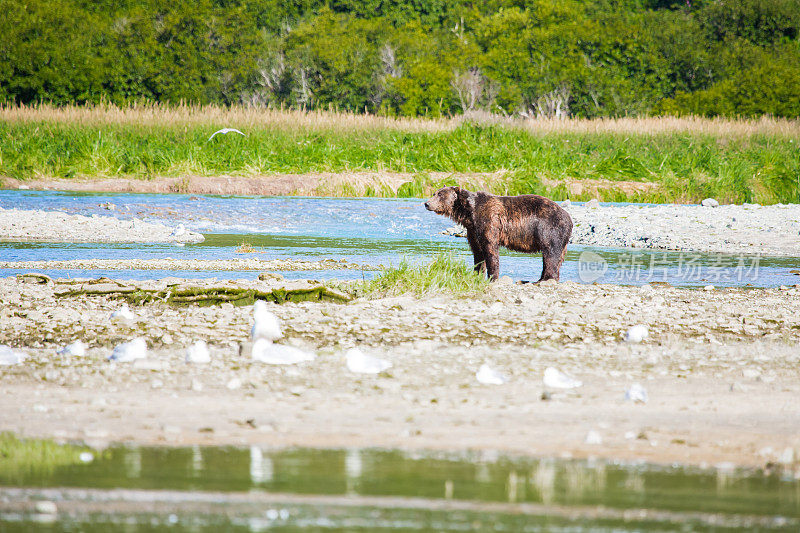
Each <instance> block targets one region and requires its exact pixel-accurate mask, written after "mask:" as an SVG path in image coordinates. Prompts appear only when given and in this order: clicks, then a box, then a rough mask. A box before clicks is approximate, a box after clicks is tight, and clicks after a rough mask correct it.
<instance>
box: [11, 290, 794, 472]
mask: <svg viewBox="0 0 800 533" xmlns="http://www.w3.org/2000/svg"><path fill="white" fill-rule="evenodd" d="M66 283H67V282H66V281H65V282H63V283H62V282H58V283H48V284H35V283H21V282H20V281H18V280H17V279H15V278H8V279H2V280H0V299H2V302H0V303H1V304H2V305H1V306H0V322H2V324H3V327H2V329H0V344H5V345H10V346H14V347H15V349H17V350H18V351H19V352H21V353H22V354H23V356H24V361H23V362H22V363H21V364H16V365H9V366H0V383H2V387H0V396H1V397H2V400H0V401H2V403H3V405H4V406H6V408H5V409H3V410H1V411H0V427H3V428H4V429H6V430H10V431H16V432H19V433H21V434H23V435H28V436H45V437H57V438H61V439H77V440H86V441H89V442H92V443H94V444H97V445H102V444H104V443H108V442H111V441H120V442H137V443H174V444H193V443H199V444H248V443H250V444H262V445H269V446H283V445H307V446H366V447H369V446H391V447H402V448H434V449H452V450H465V449H487V450H488V449H497V450H503V451H509V452H514V453H524V454H533V455H555V456H573V457H587V456H599V457H609V458H624V459H646V460H648V461H655V462H673V461H676V462H681V463H694V464H701V463H709V464H714V463H719V462H725V461H730V462H733V463H735V464H742V465H756V466H764V465H766V464H767V463H780V462H783V463H785V467H786V468H794V467H795V466H796V461H797V457H798V455H797V454H798V452H800V435H799V434H798V433H797V428H798V427H800V414H798V411H797V409H795V406H796V399H797V397H798V393H800V381H798V379H797V378H798V370H797V369H798V363H800V347H799V346H798V344H799V343H800V297H798V296H800V288H799V287H791V288H787V289H784V290H780V289H752V290H742V289H726V290H715V291H695V290H687V289H676V288H671V287H661V286H659V287H651V286H645V287H643V288H634V287H618V286H609V285H578V284H573V283H562V284H560V285H548V284H545V285H538V286H537V285H514V284H498V285H495V286H493V287H492V289H491V290H490V291H489V292H487V293H486V294H484V295H481V296H478V297H474V298H469V299H458V298H454V297H452V296H443V295H434V296H429V297H426V298H416V297H412V296H401V297H392V298H377V299H373V300H366V299H357V300H355V301H352V302H351V303H348V304H337V303H332V302H301V303H288V304H284V305H276V304H269V308H270V310H271V311H272V312H274V313H275V314H276V315H277V316H278V317H279V318H280V319H281V321H282V322H283V327H284V333H285V339H283V340H281V341H280V343H282V344H288V345H291V346H296V347H300V348H302V349H304V350H307V351H309V352H312V353H313V354H314V355H315V356H316V358H315V359H314V360H313V361H308V362H304V363H300V364H298V365H292V366H273V365H266V364H263V363H258V362H254V361H252V360H251V358H250V357H249V353H250V352H249V350H250V342H249V331H250V326H251V323H252V318H251V317H252V307H251V306H234V305H231V304H229V303H225V304H222V305H214V306H211V307H195V306H190V307H173V306H170V305H167V304H166V303H161V302H152V303H148V304H146V305H141V306H132V307H131V309H132V311H133V314H134V317H133V318H132V319H130V320H124V321H120V320H112V319H111V318H110V315H111V313H112V311H114V310H116V309H118V308H119V307H120V304H121V301H120V300H112V299H110V298H109V297H108V296H107V295H92V296H85V295H84V296H71V297H63V296H57V293H62V292H64V288H65V287H66ZM69 283H70V284H72V283H73V280H69ZM120 283H122V284H123V285H126V286H127V285H132V286H134V287H137V288H152V287H154V286H155V285H157V284H166V283H167V282H165V281H161V282H127V281H126V282H120ZM169 283H175V281H170V282H169ZM217 283H218V282H217ZM285 283H286V282H284V281H280V280H271V281H238V282H225V283H224V284H223V285H224V286H225V287H237V288H242V289H248V288H250V289H258V290H271V289H275V288H281V287H282V286H283V285H285ZM212 285H213V283H212V282H209V281H195V280H192V281H188V280H187V281H181V282H179V283H178V285H177V286H179V287H206V288H208V287H210V286H212ZM636 323H643V324H646V325H647V326H648V328H649V332H650V335H649V337H648V338H647V339H646V340H645V341H644V342H643V343H641V344H630V343H626V342H624V341H623V340H622V337H623V334H624V332H625V330H626V329H627V328H628V327H629V326H631V325H633V324H636ZM135 337H143V338H144V339H145V340H146V343H147V345H148V357H147V358H146V359H141V360H138V361H135V362H133V363H111V362H108V361H107V358H108V356H109V355H110V353H111V350H112V349H113V347H114V346H115V345H117V344H118V343H120V342H123V341H128V340H130V339H132V338H135ZM75 339H81V340H83V341H84V342H86V343H87V344H88V345H89V349H88V352H87V354H86V356H84V357H70V356H65V355H57V354H56V349H57V348H59V347H61V346H63V345H64V344H66V343H68V342H71V341H73V340H75ZM201 339H202V340H206V341H207V342H208V343H209V346H210V351H211V363H209V364H205V365H197V364H186V363H185V362H184V356H185V349H186V347H187V346H189V345H190V344H191V343H193V342H194V341H196V340H201ZM353 346H359V347H360V348H361V349H362V350H363V351H364V352H365V353H368V354H370V355H375V356H378V357H381V358H384V359H386V360H388V361H390V362H391V363H392V365H393V366H392V368H391V369H389V371H388V372H385V373H383V374H380V375H378V376H371V375H363V374H354V373H352V372H350V371H349V370H348V369H347V367H346V366H345V362H344V355H343V354H344V351H345V350H346V349H348V348H350V347H353ZM484 363H488V364H490V365H491V366H492V367H493V368H495V369H497V370H498V371H500V372H502V373H503V374H505V375H506V376H507V377H508V378H509V381H508V382H507V383H506V384H504V385H496V386H492V385H483V384H481V383H479V382H478V381H477V380H476V376H475V374H476V372H477V371H478V369H479V367H480V366H481V365H482V364H484ZM549 366H555V367H557V368H559V369H561V370H562V371H564V372H568V373H570V374H572V375H573V376H575V377H576V378H578V379H580V380H581V381H583V386H582V387H580V388H578V389H576V390H575V392H572V393H561V392H558V391H552V390H550V391H547V390H546V389H545V387H544V386H543V382H542V376H543V372H544V370H545V368H547V367H549ZM633 383H639V384H641V385H643V386H644V387H645V388H646V390H647V392H648V401H647V402H646V403H632V402H630V401H626V400H625V399H624V392H625V390H626V388H628V387H629V386H630V385H632V384H633ZM545 392H548V394H549V393H552V392H555V394H550V395H548V394H545V395H544V397H547V398H549V399H547V400H543V399H542V398H543V393H545ZM590 432H595V434H596V435H595V436H599V437H600V439H599V441H598V439H597V438H595V437H593V438H591V439H588V440H587V436H588V435H589V433H590Z"/></svg>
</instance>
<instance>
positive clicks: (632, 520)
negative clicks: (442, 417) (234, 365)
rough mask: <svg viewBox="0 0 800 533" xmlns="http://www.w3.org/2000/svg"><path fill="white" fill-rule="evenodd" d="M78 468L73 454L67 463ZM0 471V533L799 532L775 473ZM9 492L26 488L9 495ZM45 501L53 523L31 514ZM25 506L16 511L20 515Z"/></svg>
mask: <svg viewBox="0 0 800 533" xmlns="http://www.w3.org/2000/svg"><path fill="white" fill-rule="evenodd" d="M76 456H77V454H76ZM62 461H63V462H62V463H61V464H52V465H48V464H41V463H38V464H30V465H23V464H6V465H3V464H2V463H0V531H8V532H12V531H13V532H16V531H31V530H39V531H110V530H120V531H128V532H144V531H163V530H166V531H181V532H182V531H191V532H198V531H248V532H250V531H267V530H268V531H292V532H295V531H296V532H310V531H316V532H318V531H330V532H356V531H396V532H397V531H400V532H411V531H416V532H436V531H532V532H533V531H564V532H567V531H569V532H584V531H593V532H601V531H602V532H612V531H613V532H625V531H754V530H759V531H763V530H784V531H797V528H798V527H800V520H799V519H800V481H798V480H797V479H795V478H794V477H791V476H788V477H785V476H782V475H781V474H780V473H777V472H773V473H765V472H762V471H753V470H738V469H733V468H730V467H727V466H725V465H721V466H718V467H710V468H696V467H677V466H656V465H647V464H624V463H614V462H605V461H576V460H552V459H533V458H515V457H510V456H503V455H498V454H494V453H485V452H483V453H459V454H451V453H436V452H409V451H401V450H380V449H303V448H293V449H266V448H260V447H250V448H236V447H201V446H194V447H185V448H163V447H124V446H113V447H111V448H108V449H106V450H103V451H100V452H96V457H95V458H94V459H93V460H92V461H91V462H89V463H83V462H81V461H79V460H75V461H74V462H72V463H70V462H69V461H66V460H62ZM20 487H25V488H24V489H23V488H20ZM39 500H50V501H54V502H55V503H56V505H57V506H58V511H59V513H58V515H57V516H56V515H46V514H41V513H40V514H36V513H33V512H31V508H32V506H33V505H32V504H33V502H36V501H39ZM26 502H27V503H26Z"/></svg>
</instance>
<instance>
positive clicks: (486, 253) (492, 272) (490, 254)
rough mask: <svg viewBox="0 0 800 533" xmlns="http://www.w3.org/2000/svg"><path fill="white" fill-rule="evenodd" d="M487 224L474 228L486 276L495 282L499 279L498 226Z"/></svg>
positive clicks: (497, 224)
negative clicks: (484, 264)
mask: <svg viewBox="0 0 800 533" xmlns="http://www.w3.org/2000/svg"><path fill="white" fill-rule="evenodd" d="M487 222H488V223H487V224H485V225H483V226H482V227H481V228H476V229H478V231H477V232H476V239H477V241H478V245H479V246H480V249H481V251H482V252H483V260H484V262H485V263H486V274H487V275H488V276H489V279H490V280H492V281H497V278H499V277H500V224H499V223H496V224H492V223H491V222H490V221H487Z"/></svg>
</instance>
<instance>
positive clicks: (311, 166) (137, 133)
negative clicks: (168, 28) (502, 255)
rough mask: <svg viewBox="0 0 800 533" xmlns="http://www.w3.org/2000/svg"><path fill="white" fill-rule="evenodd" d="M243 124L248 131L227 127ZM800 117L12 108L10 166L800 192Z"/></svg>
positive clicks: (5, 159)
mask: <svg viewBox="0 0 800 533" xmlns="http://www.w3.org/2000/svg"><path fill="white" fill-rule="evenodd" d="M222 127H235V128H238V129H240V130H242V131H244V132H245V133H246V134H247V135H246V136H240V135H237V134H229V135H226V136H222V135H218V136H216V137H215V138H214V139H213V140H211V141H209V140H208V138H209V136H210V135H211V133H213V132H214V131H216V130H217V129H219V128H222ZM798 140H800V123H798V122H797V121H779V120H763V121H720V120H702V119H672V118H667V119H622V120H616V121H614V120H602V121H580V120H576V121H541V122H539V121H518V120H510V119H498V118H494V117H473V118H472V119H463V118H461V119H453V120H439V121H422V120H394V119H388V118H380V117H362V116H353V115H346V114H337V113H310V114H304V113H300V112H296V111H292V112H289V111H287V112H281V111H254V110H247V109H232V110H225V109H220V108H192V107H184V108H161V107H144V108H139V109H125V110H121V109H117V108H94V109H82V108H65V109H55V108H47V107H41V108H33V109H21V108H7V109H2V110H0V176H6V177H13V178H17V179H23V180H25V179H32V178H41V177H48V178H49V177H56V178H58V177H60V178H73V177H95V178H96V177H120V176H122V177H132V178H139V179H154V178H156V177H159V176H183V175H200V176H217V175H239V176H268V175H274V174H285V173H289V174H304V173H320V172H333V173H342V172H345V173H351V172H378V173H380V172H396V173H405V174H408V175H409V180H408V182H407V183H405V184H404V185H402V186H400V187H399V188H397V189H392V188H389V187H385V186H383V187H362V188H358V189H356V188H353V187H348V185H347V184H341V185H338V186H337V187H336V188H335V189H334V190H331V189H326V190H324V191H320V192H321V193H325V194H333V195H341V196H348V195H367V196H394V195H398V196H414V197H421V196H426V195H428V194H429V193H430V192H431V191H432V190H434V189H436V188H437V187H439V186H441V185H444V184H452V183H456V182H459V183H462V184H466V185H471V186H473V187H481V188H486V189H487V190H490V191H492V192H495V193H498V194H522V193H531V192H535V193H540V194H547V195H549V196H552V197H555V198H557V199H563V198H572V199H574V200H585V199H588V198H590V197H598V198H600V199H601V200H607V201H624V200H631V201H657V202H670V201H679V202H691V201H697V200H700V199H702V198H704V197H708V196H713V197H716V198H718V199H720V200H721V201H723V202H758V203H765V204H766V203H775V202H798V201H800V152H799V151H798V148H797V145H798Z"/></svg>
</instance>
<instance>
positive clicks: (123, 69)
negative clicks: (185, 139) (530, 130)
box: [0, 0, 800, 118]
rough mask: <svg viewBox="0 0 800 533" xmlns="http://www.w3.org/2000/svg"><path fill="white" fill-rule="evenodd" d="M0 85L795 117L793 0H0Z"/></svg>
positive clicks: (319, 104)
mask: <svg viewBox="0 0 800 533" xmlns="http://www.w3.org/2000/svg"><path fill="white" fill-rule="evenodd" d="M0 10H2V13H3V16H2V17H0V35H2V38H1V39H0V102H3V103H6V104H10V103H17V104H28V103H34V102H52V103H55V104H66V103H79V104H81V103H97V102H110V103H114V104H119V105H125V104H128V103H131V102H139V101H151V102H152V101H156V102H165V103H177V102H181V101H184V102H194V103H199V104H206V103H220V104H244V105H253V106H271V107H292V108H305V109H318V108H323V109H327V108H335V109H339V110H347V111H353V112H359V113H361V112H368V113H375V114H386V115H406V116H417V115H423V116H434V117H435V116H442V115H454V114H459V113H463V112H466V111H471V110H483V111H489V112H491V113H495V114H506V115H514V114H522V115H523V116H547V117H553V116H576V117H588V118H591V117H607V116H614V117H616V116H643V115H662V114H697V115H706V116H715V115H724V116H758V115H762V114H771V115H775V116H782V117H798V116H800V0H593V1H577V0H485V1H483V2H474V1H467V0H451V1H448V0H362V1H356V0H327V1H319V0H191V1H187V0H173V1H172V2H160V1H156V0H116V1H113V2H112V1H109V0H99V1H94V0H93V1H89V0H28V1H24V2H23V1H21V0H0Z"/></svg>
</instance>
